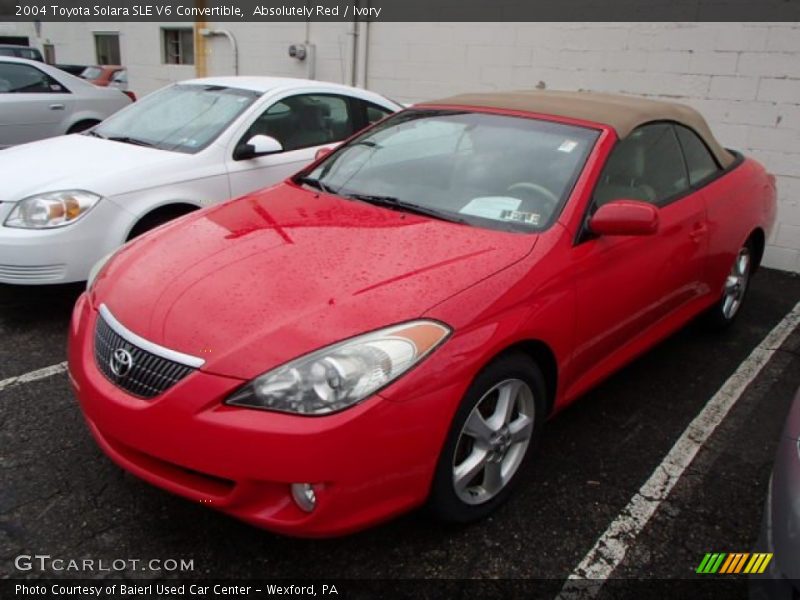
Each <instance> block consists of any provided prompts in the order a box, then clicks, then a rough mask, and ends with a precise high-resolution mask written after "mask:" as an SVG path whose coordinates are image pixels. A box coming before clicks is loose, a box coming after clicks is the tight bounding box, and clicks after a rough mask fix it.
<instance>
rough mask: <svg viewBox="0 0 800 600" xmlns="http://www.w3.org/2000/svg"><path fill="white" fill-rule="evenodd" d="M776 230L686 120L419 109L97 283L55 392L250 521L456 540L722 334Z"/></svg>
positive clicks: (735, 168) (640, 110)
mask: <svg viewBox="0 0 800 600" xmlns="http://www.w3.org/2000/svg"><path fill="white" fill-rule="evenodd" d="M775 211H776V203H775V182H774V178H773V177H772V176H771V175H769V174H768V173H766V172H765V170H764V169H763V168H762V166H761V165H759V164H758V163H757V162H755V161H753V160H752V159H748V158H745V157H744V156H742V155H740V154H738V153H735V152H732V151H729V150H725V149H724V148H722V147H720V145H719V144H718V143H717V142H716V140H715V139H714V137H713V135H712V134H711V132H710V131H709V128H708V126H707V125H706V123H705V121H704V120H703V118H702V117H701V116H700V115H699V114H697V113H696V112H695V111H694V110H692V109H690V108H688V107H684V106H681V105H677V104H671V103H662V102H655V101H650V100H643V99H636V98H628V97H621V96H609V95H599V94H590V93H559V92H518V93H513V94H479V95H469V96H458V97H454V98H449V99H445V100H441V101H438V102H430V103H425V104H421V105H417V106H414V107H411V108H410V109H407V110H405V111H402V112H400V113H398V114H396V115H393V116H391V117H389V118H387V119H385V120H383V121H381V122H379V123H378V124H376V125H374V126H372V127H371V128H369V129H367V130H365V131H364V132H362V133H360V134H357V135H356V136H355V137H354V138H352V139H351V140H350V141H349V142H347V143H345V144H344V145H342V146H340V147H338V148H337V149H335V150H334V151H333V152H331V153H330V154H328V155H326V156H324V157H322V158H320V160H318V161H317V162H316V163H315V164H313V165H311V166H310V167H308V168H306V169H305V170H304V171H302V172H301V173H299V174H298V175H296V176H295V177H293V178H291V179H290V180H287V181H286V182H284V183H282V184H280V185H277V186H275V187H272V188H269V189H266V190H263V191H259V192H256V193H253V194H250V195H248V196H245V197H243V198H239V199H237V200H234V201H231V202H228V203H225V204H223V205H219V206H215V207H212V208H209V209H206V210H202V211H199V212H197V213H193V214H191V215H189V216H187V217H184V218H182V219H180V220H178V221H175V222H173V223H171V224H168V225H166V226H164V227H161V228H159V229H157V230H155V231H153V232H151V233H149V234H146V235H144V236H142V237H141V238H138V239H137V240H135V241H133V242H132V243H129V244H127V245H126V246H124V247H123V248H122V249H121V250H120V251H119V252H118V253H117V254H116V255H114V256H113V258H111V259H108V260H107V261H106V262H105V263H104V264H99V265H98V266H97V267H96V268H95V270H94V272H93V277H92V279H91V280H90V283H89V288H88V291H87V293H86V294H84V295H83V296H82V297H81V298H80V300H79V301H78V303H77V306H76V308H75V312H74V317H73V321H72V326H71V333H70V347H69V370H70V375H71V380H72V383H73V386H74V388H75V392H76V394H77V396H78V398H79V400H80V404H81V407H82V409H83V412H84V414H85V416H86V419H87V422H88V424H89V428H90V430H91V432H92V434H93V435H94V437H95V439H96V440H97V442H98V444H99V445H100V446H101V447H102V449H103V450H104V451H105V452H106V453H107V454H108V455H109V456H110V457H111V458H112V459H113V460H114V461H115V462H117V463H118V464H119V465H121V466H122V467H124V468H125V469H128V470H129V471H131V472H133V473H135V474H136V475H138V476H140V477H142V478H143V479H145V480H147V481H149V482H151V483H153V484H155V485H157V486H160V487H162V488H165V489H167V490H170V491H172V492H174V493H176V494H180V495H182V496H185V497H187V498H190V499H192V500H194V501H199V502H202V503H204V504H207V505H209V506H212V507H214V508H217V509H219V510H222V511H225V512H227V513H229V514H231V515H234V516H236V517H238V518H240V519H243V520H245V521H248V522H250V523H252V524H255V525H258V526H262V527H265V528H268V529H271V530H274V531H278V532H283V533H287V534H293V535H303V536H324V535H336V534H343V533H347V532H351V531H354V530H357V529H359V528H363V527H365V526H368V525H371V524H374V523H376V522H378V521H381V520H384V519H387V518H390V517H392V516H394V515H396V514H398V513H401V512H404V511H407V510H409V509H411V508H413V507H417V506H421V505H423V504H427V505H428V506H429V507H430V509H431V510H432V511H433V512H434V513H435V514H437V515H439V516H440V517H442V518H444V519H446V520H449V521H456V522H467V521H471V520H474V519H479V518H481V517H484V516H485V515H487V514H489V513H490V512H492V511H493V510H494V509H495V508H497V506H498V505H500V504H501V503H502V502H503V501H504V500H506V498H507V497H508V496H509V494H510V493H511V491H512V489H513V487H514V485H515V484H517V483H519V481H518V480H519V478H520V477H519V476H520V474H521V473H522V472H523V470H524V469H523V468H522V467H523V465H524V464H525V463H526V461H528V460H529V459H530V457H531V455H532V453H533V449H534V447H535V445H536V441H537V439H538V438H539V437H540V435H541V432H542V427H543V426H544V423H545V420H546V419H547V418H548V417H549V416H550V415H552V414H554V413H555V412H557V411H558V410H560V409H562V408H564V407H565V406H567V405H568V404H570V403H571V402H573V401H574V400H575V399H576V398H577V397H579V396H580V395H581V394H583V393H584V392H586V391H587V390H588V389H589V388H591V387H592V386H594V385H596V384H597V383H598V382H599V381H601V380H603V379H604V378H606V377H608V376H609V375H610V374H612V373H613V372H614V371H616V370H617V369H619V368H620V367H622V366H623V365H625V364H626V363H628V362H629V361H631V360H632V359H633V358H634V357H636V356H637V355H639V354H640V353H642V352H644V351H645V350H647V349H648V348H650V347H651V346H653V345H654V344H655V343H657V342H658V341H659V340H662V339H663V338H664V337H666V336H667V335H669V334H670V333H672V332H674V331H675V330H677V329H678V328H680V327H681V326H683V325H684V324H685V323H687V322H688V321H689V320H690V319H692V318H694V317H696V316H698V315H701V314H702V315H703V316H704V318H705V319H706V320H707V321H708V323H710V324H711V325H713V326H716V327H724V326H727V325H729V324H731V323H732V322H733V321H734V320H735V318H736V316H737V314H738V313H739V311H740V309H741V306H742V302H743V301H744V299H745V297H746V292H747V289H748V283H749V281H750V277H751V275H752V273H753V271H754V270H755V268H756V267H757V266H758V264H759V262H760V260H761V256H762V254H763V251H764V244H765V240H766V239H767V236H768V235H769V233H770V229H771V227H772V224H773V221H774V218H775ZM587 443H589V442H588V441H587Z"/></svg>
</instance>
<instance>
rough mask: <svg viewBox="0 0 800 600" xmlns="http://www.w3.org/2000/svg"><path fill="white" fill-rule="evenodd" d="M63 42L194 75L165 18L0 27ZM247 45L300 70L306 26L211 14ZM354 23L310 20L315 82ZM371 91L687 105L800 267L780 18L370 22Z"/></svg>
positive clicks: (794, 120) (340, 65)
mask: <svg viewBox="0 0 800 600" xmlns="http://www.w3.org/2000/svg"><path fill="white" fill-rule="evenodd" d="M0 27H2V29H1V30H0V31H2V30H5V31H10V32H11V33H9V35H13V34H14V33H13V32H14V31H18V32H20V34H21V35H29V36H31V37H32V40H33V41H35V42H36V45H39V46H41V43H43V42H45V41H47V40H50V41H51V42H54V43H55V44H56V52H57V58H58V60H59V62H92V61H93V60H94V59H93V54H94V49H93V46H92V38H91V33H92V31H95V30H103V29H108V30H114V29H118V30H119V31H120V32H121V41H122V54H123V60H124V61H125V62H127V64H128V65H129V67H130V71H131V86H132V88H133V89H135V90H136V91H137V92H139V93H146V92H149V91H151V90H153V89H156V88H158V87H160V86H162V85H164V84H165V83H168V82H170V81H175V80H179V79H183V78H187V77H191V76H193V75H194V73H193V69H192V67H175V66H169V65H162V64H161V56H160V37H159V35H160V34H159V31H158V28H159V24H153V23H150V24H147V23H127V24H114V23H107V24H98V23H70V24H63V23H43V24H42V35H41V38H39V39H36V38H35V37H34V35H35V34H34V32H33V27H32V25H31V24H30V23H20V24H0ZM209 27H212V28H225V29H229V30H231V31H232V32H233V34H234V35H235V36H236V38H237V40H238V42H239V47H240V66H241V73H242V74H274V75H289V76H296V77H303V76H304V75H305V65H304V64H303V63H299V62H298V61H295V60H294V59H291V58H289V57H288V56H287V53H286V50H287V47H288V45H289V44H291V43H297V42H302V41H303V40H304V38H305V25H304V24H302V23H270V24H262V23H211V24H209ZM348 27H349V25H348V24H346V23H312V25H311V41H312V42H314V43H315V44H316V45H317V77H318V78H320V79H326V80H329V81H338V82H342V81H348V80H349V78H350V67H349V60H350V59H349V50H348V48H349V46H348V43H349V34H348ZM208 53H209V56H208V58H209V62H208V64H209V70H210V73H211V74H229V73H230V70H231V68H232V56H231V54H230V49H229V47H228V45H227V41H226V40H225V39H223V38H215V39H213V40H210V41H209V44H208ZM367 72H368V80H367V84H368V87H370V88H372V89H374V90H376V91H379V92H382V93H384V94H386V95H388V96H391V97H393V98H395V99H397V100H400V101H404V102H412V101H415V100H423V99H429V98H435V97H441V96H446V95H449V94H453V93H458V92H463V91H480V90H495V89H508V88H511V89H514V88H533V87H535V86H537V85H544V86H546V87H547V88H548V89H569V90H575V89H589V90H598V91H606V92H621V93H628V94H641V95H646V96H652V97H656V98H666V99H672V100H678V101H681V102H685V103H687V104H690V105H692V106H694V107H696V108H697V109H698V110H700V111H701V112H702V113H703V114H704V115H705V116H706V118H707V119H708V120H709V122H710V123H711V126H712V128H713V129H714V131H715V133H716V134H717V137H718V138H719V139H720V141H721V142H722V143H723V144H725V145H727V146H730V147H733V148H736V149H739V150H741V151H743V152H745V153H746V154H749V155H752V156H753V157H755V158H756V159H758V160H760V161H762V162H763V163H764V164H765V165H766V166H767V168H768V169H769V170H771V171H772V172H773V173H775V174H776V175H777V177H778V187H779V212H778V224H777V227H776V229H775V231H774V232H773V235H772V236H771V238H770V240H769V247H768V249H767V253H766V257H765V263H766V264H767V265H768V266H771V267H776V268H781V269H786V270H790V271H798V272H800V24H797V23H794V24H779V23H588V24H586V23H373V24H371V25H370V27H369V53H368V59H367Z"/></svg>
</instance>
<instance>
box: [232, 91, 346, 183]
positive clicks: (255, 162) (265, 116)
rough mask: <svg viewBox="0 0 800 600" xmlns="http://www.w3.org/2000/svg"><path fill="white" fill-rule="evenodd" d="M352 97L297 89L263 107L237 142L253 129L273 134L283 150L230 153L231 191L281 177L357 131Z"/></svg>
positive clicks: (241, 140) (240, 142)
mask: <svg viewBox="0 0 800 600" xmlns="http://www.w3.org/2000/svg"><path fill="white" fill-rule="evenodd" d="M353 106H354V102H353V101H352V99H351V98H348V97H346V96H338V95H335V94H321V93H316V94H296V95H294V96H289V97H285V98H281V99H279V100H277V101H276V102H274V103H272V104H271V105H270V106H269V107H268V108H267V109H266V110H264V111H263V112H261V113H260V114H259V115H258V116H257V117H255V118H254V119H253V121H252V122H251V123H250V125H249V126H248V128H247V130H246V131H245V133H244V134H243V135H242V136H241V138H240V139H239V141H238V143H239V144H242V143H246V142H247V140H249V139H250V138H251V137H252V136H254V135H259V134H260V135H268V136H271V137H274V138H275V139H277V140H278V141H279V142H281V145H282V146H283V147H284V151H283V152H279V153H276V154H270V155H267V156H260V157H255V158H249V159H245V160H234V159H233V157H232V156H231V157H229V158H228V159H227V169H228V175H229V177H230V185H231V192H232V194H233V196H234V197H235V196H240V195H242V194H245V193H248V192H251V191H253V190H256V189H258V188H262V187H265V186H268V185H273V184H275V183H278V182H280V181H282V180H284V179H286V178H287V177H289V176H290V175H293V174H294V173H296V172H297V171H299V170H300V169H301V168H303V167H304V166H305V165H307V164H308V163H310V162H311V161H313V160H314V157H315V155H316V153H317V150H319V149H320V148H325V147H331V146H335V145H336V144H337V143H339V142H340V141H342V140H344V139H345V138H347V137H349V136H350V135H351V134H352V133H353V132H354V131H355V115H354V109H353Z"/></svg>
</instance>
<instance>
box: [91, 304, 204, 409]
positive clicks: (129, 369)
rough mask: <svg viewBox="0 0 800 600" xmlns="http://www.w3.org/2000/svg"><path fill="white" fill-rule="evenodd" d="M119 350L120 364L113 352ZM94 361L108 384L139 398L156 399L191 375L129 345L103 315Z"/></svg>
mask: <svg viewBox="0 0 800 600" xmlns="http://www.w3.org/2000/svg"><path fill="white" fill-rule="evenodd" d="M121 350H122V351H124V352H125V353H127V356H125V354H124V353H123V355H122V356H123V357H124V360H123V361H119V360H115V358H114V354H115V352H118V351H121ZM128 357H129V358H128ZM94 358H95V361H96V362H97V367H98V368H99V369H100V371H101V372H102V373H103V375H105V376H106V378H107V379H108V380H109V381H111V383H113V384H114V385H116V386H117V387H120V388H122V389H123V390H125V391H126V392H128V393H129V394H132V395H134V396H139V397H140V398H155V397H156V396H158V395H159V394H162V393H163V392H165V391H167V390H168V389H169V388H171V387H172V386H173V385H175V384H176V383H178V382H179V381H180V380H181V379H183V378H184V377H186V376H187V375H188V374H189V373H191V372H192V371H194V368H192V367H189V366H186V365H183V364H181V363H178V362H175V361H172V360H169V359H167V358H163V357H161V356H158V355H157V354H153V353H152V352H148V351H147V350H143V349H142V348H140V347H139V346H137V345H135V344H133V343H131V342H129V341H128V340H126V339H125V338H124V337H122V336H121V335H120V334H118V333H117V332H116V331H114V330H113V329H112V328H111V326H110V325H109V324H108V323H107V322H106V320H105V319H104V318H103V316H102V315H98V317H97V326H96V329H95V334H94ZM112 362H115V366H116V369H117V373H119V374H117V373H115V372H114V368H112ZM120 365H122V366H123V367H125V368H121V367H120Z"/></svg>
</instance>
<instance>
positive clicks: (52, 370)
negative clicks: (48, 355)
mask: <svg viewBox="0 0 800 600" xmlns="http://www.w3.org/2000/svg"><path fill="white" fill-rule="evenodd" d="M66 370H67V363H66V362H61V363H58V364H57V365H50V366H49V367H44V368H42V369H37V370H36V371H31V372H29V373H25V374H24V375H18V376H17V377H9V378H8V379H3V380H2V381H0V392H2V391H3V390H4V389H6V388H10V387H14V386H17V385H21V384H23V383H30V382H31V381H36V380H38V379H46V378H47V377H52V376H53V375H58V374H59V373H63V372H64V371H66Z"/></svg>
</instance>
